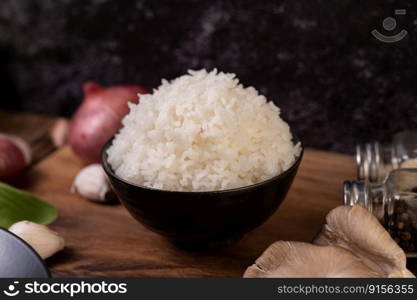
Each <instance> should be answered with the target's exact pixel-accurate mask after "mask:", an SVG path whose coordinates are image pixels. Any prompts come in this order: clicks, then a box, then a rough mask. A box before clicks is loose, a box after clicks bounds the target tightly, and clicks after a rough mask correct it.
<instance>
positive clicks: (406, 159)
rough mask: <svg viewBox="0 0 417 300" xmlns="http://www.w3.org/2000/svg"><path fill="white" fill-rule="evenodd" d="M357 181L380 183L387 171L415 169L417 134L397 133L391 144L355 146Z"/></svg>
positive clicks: (410, 132)
mask: <svg viewBox="0 0 417 300" xmlns="http://www.w3.org/2000/svg"><path fill="white" fill-rule="evenodd" d="M356 163H357V166H358V179H361V180H369V181H370V182H382V181H383V180H384V178H385V177H386V176H387V174H388V173H389V171H391V170H393V169H398V168H417V132H412V131H405V132H400V133H397V134H396V135H395V136H394V138H393V140H392V143H391V144H387V145H382V144H380V143H379V142H370V143H365V144H360V145H357V146H356Z"/></svg>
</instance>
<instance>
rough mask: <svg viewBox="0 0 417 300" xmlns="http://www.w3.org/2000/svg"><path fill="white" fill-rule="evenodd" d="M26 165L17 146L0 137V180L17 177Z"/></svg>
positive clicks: (22, 154) (9, 140)
mask: <svg viewBox="0 0 417 300" xmlns="http://www.w3.org/2000/svg"><path fill="white" fill-rule="evenodd" d="M28 163H29V162H28V161H27V159H26V158H25V154H24V153H23V151H22V149H20V147H19V145H18V144H16V143H15V142H14V141H13V140H11V139H8V138H3V137H1V136H0V180H2V179H8V178H12V177H15V176H17V175H19V174H20V173H22V172H23V171H24V169H25V168H26V166H27V164H28Z"/></svg>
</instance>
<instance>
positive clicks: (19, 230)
mask: <svg viewBox="0 0 417 300" xmlns="http://www.w3.org/2000/svg"><path fill="white" fill-rule="evenodd" d="M9 231H10V232H12V233H14V234H15V235H17V236H18V237H20V238H21V239H22V240H24V241H25V242H26V243H28V244H29V245H30V246H31V247H32V248H33V249H34V250H35V251H36V252H37V253H38V254H39V256H40V257H42V258H43V259H45V258H48V257H50V256H52V255H54V254H55V253H56V252H58V251H60V250H62V249H64V244H65V242H64V239H63V238H62V237H61V236H59V235H58V233H56V232H55V231H52V230H50V229H49V228H48V227H46V226H45V225H41V224H37V223H33V222H30V221H20V222H17V223H15V224H13V225H12V226H10V228H9Z"/></svg>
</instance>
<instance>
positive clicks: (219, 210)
mask: <svg viewBox="0 0 417 300" xmlns="http://www.w3.org/2000/svg"><path fill="white" fill-rule="evenodd" d="M111 142H112V140H110V141H109V142H108V143H107V144H106V145H105V146H104V148H103V151H102V164H103V167H104V170H105V172H106V173H107V175H108V177H109V179H110V183H111V185H112V187H113V189H114V191H115V193H116V194H117V196H118V198H119V200H120V201H121V202H122V204H123V205H124V206H125V207H126V208H127V210H128V211H129V212H130V214H131V215H132V216H133V217H134V218H135V219H137V220H138V221H139V222H141V223H142V224H143V225H145V226H146V227H147V228H149V229H151V230H153V231H155V232H157V233H160V234H161V235H163V236H165V237H167V238H168V239H170V240H172V241H173V242H174V243H175V244H176V245H178V246H180V247H185V248H207V247H217V246H223V245H227V244H230V243H231V242H233V241H236V240H239V239H240V238H241V237H242V236H243V235H244V234H245V233H247V232H248V231H250V230H252V229H254V228H256V227H257V226H259V225H261V224H262V223H264V222H265V221H266V220H267V219H268V218H269V217H270V216H271V215H272V214H273V213H274V212H275V211H276V209H277V208H278V206H279V205H280V204H281V202H282V201H283V200H284V198H285V195H286V194H287V192H288V190H289V188H290V186H291V184H292V182H293V179H294V176H295V174H296V173H297V169H298V166H299V165H300V162H301V158H302V156H303V151H302V152H301V153H300V155H299V157H298V158H297V159H296V161H295V162H294V164H293V165H292V166H291V167H290V168H289V169H288V170H286V171H285V172H284V173H281V174H280V175H278V176H275V177H273V178H270V179H268V180H266V181H263V182H260V183H257V184H253V185H250V186H245V187H241V188H236V189H230V190H222V191H210V192H177V191H166V190H158V189H153V188H149V187H145V186H140V185H137V184H133V183H129V182H127V181H125V180H124V179H122V178H120V177H119V176H117V175H116V174H115V173H114V171H113V170H112V168H111V166H110V164H109V163H108V162H107V153H106V152H107V149H108V147H109V146H110V145H111Z"/></svg>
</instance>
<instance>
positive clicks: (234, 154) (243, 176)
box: [107, 70, 300, 191]
mask: <svg viewBox="0 0 417 300" xmlns="http://www.w3.org/2000/svg"><path fill="white" fill-rule="evenodd" d="M129 107H130V113H129V114H128V115H126V116H125V118H124V119H123V122H122V123H123V128H122V129H121V130H120V132H119V133H118V134H117V135H116V137H115V139H114V141H113V144H112V145H111V147H110V148H109V149H108V151H107V154H108V162H109V163H110V165H111V166H112V168H113V170H114V171H115V172H116V174H117V175H118V176H120V177H121V178H123V179H125V180H127V181H129V182H132V183H136V184H139V185H144V186H148V187H152V188H157V189H164V190H175V191H213V190H224V189H231V188H237V187H242V186H247V185H251V184H254V183H257V182H260V181H263V180H266V179H268V178H271V177H273V176H276V175H278V174H280V173H282V172H283V171H285V170H287V169H288V168H289V167H290V166H291V165H292V164H293V163H294V161H295V159H296V157H297V156H298V155H299V153H300V145H299V144H297V145H294V143H293V141H292V136H291V133H290V129H289V126H288V124H287V123H286V122H284V121H283V120H282V119H281V118H280V117H279V115H280V110H279V108H278V107H277V106H275V105H274V104H273V103H272V102H267V100H266V98H265V97H264V96H262V95H259V93H258V92H257V91H256V90H255V89H254V88H253V87H247V88H244V87H243V86H242V85H241V84H239V81H238V79H236V77H235V74H227V73H222V72H219V73H218V72H217V70H213V71H211V72H209V73H208V72H207V71H206V70H200V71H189V74H187V75H184V76H181V77H179V78H177V79H174V80H172V81H171V82H168V81H166V80H162V85H161V86H160V87H159V88H158V89H156V90H154V92H153V94H149V95H141V96H140V103H139V104H133V103H130V104H129Z"/></svg>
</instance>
